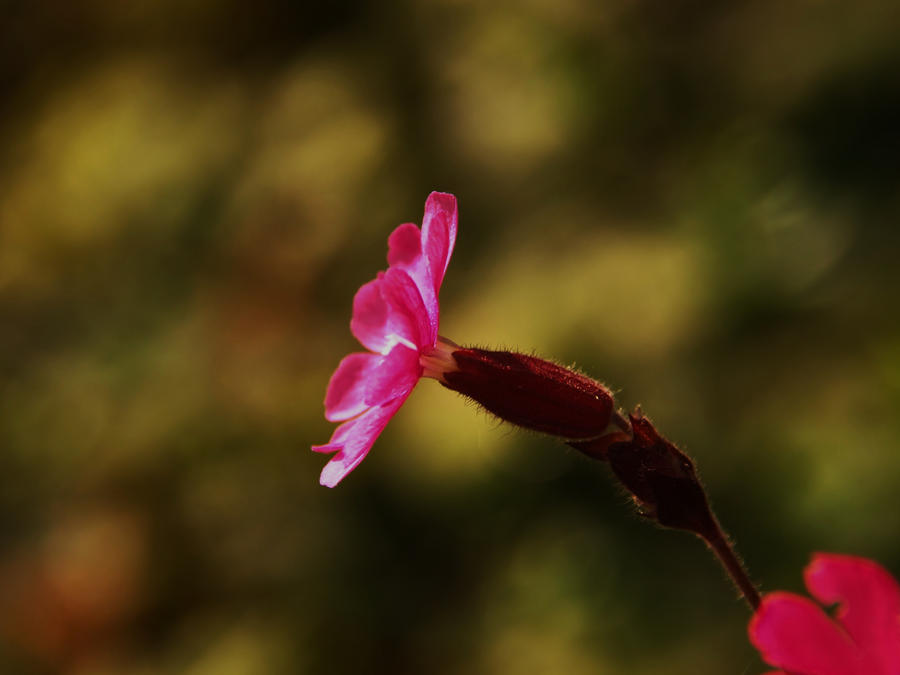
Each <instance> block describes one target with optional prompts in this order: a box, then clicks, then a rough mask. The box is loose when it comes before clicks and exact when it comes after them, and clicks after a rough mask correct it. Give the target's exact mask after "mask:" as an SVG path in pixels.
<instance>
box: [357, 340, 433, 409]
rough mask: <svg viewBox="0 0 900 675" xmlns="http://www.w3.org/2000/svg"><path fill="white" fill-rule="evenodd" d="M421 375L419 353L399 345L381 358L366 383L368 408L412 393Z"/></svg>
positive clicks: (365, 396)
mask: <svg viewBox="0 0 900 675" xmlns="http://www.w3.org/2000/svg"><path fill="white" fill-rule="evenodd" d="M421 373H422V366H420V365H419V353H418V352H415V351H413V350H412V349H410V348H409V347H406V346H405V345H397V346H396V347H394V348H393V349H392V350H391V351H390V352H388V353H387V355H385V356H383V357H381V359H380V363H379V364H378V367H377V368H375V369H374V370H373V371H372V373H371V375H370V377H369V379H368V381H367V382H366V391H365V395H364V398H365V403H366V407H369V406H373V405H382V404H384V403H387V402H389V401H391V400H392V399H395V398H397V397H398V396H402V395H403V394H405V393H407V392H409V391H411V390H412V388H413V387H415V386H416V382H418V381H419V376H420V375H421Z"/></svg>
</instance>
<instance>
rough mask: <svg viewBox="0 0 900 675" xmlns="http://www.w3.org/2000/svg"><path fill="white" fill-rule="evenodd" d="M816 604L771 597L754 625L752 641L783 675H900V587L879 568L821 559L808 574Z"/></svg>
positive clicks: (829, 557)
mask: <svg viewBox="0 0 900 675" xmlns="http://www.w3.org/2000/svg"><path fill="white" fill-rule="evenodd" d="M804 579H805V581H806V587H807V588H808V589H809V592H810V593H811V594H812V595H813V597H814V598H816V600H818V601H819V602H820V603H822V605H825V606H829V605H833V604H835V603H837V605H838V609H837V611H836V613H834V618H832V617H831V616H829V614H828V613H826V612H825V610H823V609H822V608H821V607H819V606H818V605H817V604H816V603H814V602H812V601H811V600H808V599H807V598H804V597H802V596H799V595H795V594H793V593H785V592H781V591H778V592H775V593H769V594H767V595H765V596H764V597H763V600H762V604H761V605H760V607H759V609H758V611H757V612H756V613H755V614H754V616H753V618H752V619H751V621H750V627H749V634H750V641H751V642H752V643H753V645H754V646H755V647H756V648H757V649H758V650H759V652H760V654H761V655H762V657H763V659H764V660H765V661H766V663H768V664H770V665H773V666H775V667H777V668H781V670H780V671H776V672H777V673H801V674H802V675H900V585H898V583H897V581H896V580H895V579H894V578H893V577H892V576H891V575H890V574H889V573H888V572H887V570H885V569H884V568H883V567H881V566H880V565H879V564H878V563H876V562H874V561H872V560H867V559H865V558H857V557H854V556H848V555H836V554H830V553H817V554H815V555H814V556H813V558H812V562H811V563H810V564H809V566H807V568H806V569H805V570H804Z"/></svg>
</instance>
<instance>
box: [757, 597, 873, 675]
mask: <svg viewBox="0 0 900 675" xmlns="http://www.w3.org/2000/svg"><path fill="white" fill-rule="evenodd" d="M748 632H749V634H750V641H751V642H752V643H753V644H754V646H755V647H756V648H757V649H758V650H759V652H760V654H761V655H762V657H763V659H764V660H765V661H766V663H769V664H770V665H773V666H776V667H778V668H782V669H783V670H786V671H796V672H798V673H803V674H804V675H863V674H864V671H863V670H862V669H861V663H860V662H859V659H858V650H857V649H856V648H855V645H854V644H853V642H852V641H851V640H850V638H849V637H848V636H847V635H846V634H845V633H844V632H843V631H841V630H840V628H838V626H837V624H835V623H834V622H833V621H832V620H831V619H829V618H828V616H827V615H826V614H825V612H824V611H822V609H821V608H820V607H818V606H817V605H816V604H815V603H814V602H813V601H812V600H807V599H806V598H804V597H801V596H799V595H794V594H793V593H784V592H775V593H769V594H768V595H766V596H765V597H764V598H763V601H762V604H760V606H759V609H758V610H756V614H754V616H753V618H752V619H751V620H750V627H749V631H748ZM866 675H871V674H869V673H866Z"/></svg>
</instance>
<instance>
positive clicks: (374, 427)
mask: <svg viewBox="0 0 900 675" xmlns="http://www.w3.org/2000/svg"><path fill="white" fill-rule="evenodd" d="M410 391H411V390H410ZM409 393H410V392H409V391H407V392H405V393H404V394H403V395H402V396H400V397H398V398H395V399H394V400H393V401H391V402H389V403H387V404H386V405H383V406H378V407H375V408H372V409H370V410H369V411H368V412H366V413H363V414H362V415H360V416H359V417H357V418H355V419H352V420H350V421H349V422H344V423H343V424H342V425H341V426H339V427H338V428H337V429H336V430H335V432H334V435H332V437H331V441H329V442H328V444H327V445H324V446H313V450H315V451H317V452H328V451H330V450H337V451H338V452H337V454H335V455H334V456H333V457H332V458H331V460H330V461H329V462H328V464H326V465H325V468H324V469H322V474H321V476H319V483H320V484H322V485H324V486H325V487H334V486H335V485H337V484H338V483H340V482H341V480H343V478H344V477H345V476H346V475H347V474H348V473H350V472H351V471H353V469H355V468H356V467H357V466H358V465H359V463H360V462H361V461H363V459H365V457H366V455H367V454H369V450H370V449H371V448H372V445H373V444H374V443H375V440H376V439H377V438H378V436H379V435H380V434H381V432H382V431H383V430H384V427H385V426H386V425H387V423H388V422H389V421H390V419H391V418H392V417H393V416H394V415H395V414H396V412H397V411H398V410H399V409H400V406H402V405H403V402H404V401H405V400H406V398H407V396H409Z"/></svg>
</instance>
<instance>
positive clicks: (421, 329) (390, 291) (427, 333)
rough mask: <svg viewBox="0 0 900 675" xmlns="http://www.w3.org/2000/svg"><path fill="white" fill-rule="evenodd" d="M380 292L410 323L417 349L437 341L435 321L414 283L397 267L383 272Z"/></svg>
mask: <svg viewBox="0 0 900 675" xmlns="http://www.w3.org/2000/svg"><path fill="white" fill-rule="evenodd" d="M381 293H382V295H383V296H384V299H385V300H386V301H387V303H388V305H390V306H391V307H392V308H394V310H395V311H396V312H398V313H400V314H402V315H403V316H405V317H406V318H407V320H408V321H409V322H410V323H411V324H412V326H413V328H412V335H411V341H412V343H413V344H414V345H415V346H416V347H417V348H418V349H430V348H432V347H434V344H435V342H436V341H437V323H436V322H433V321H432V320H431V317H430V316H429V314H428V310H426V309H425V302H424V301H423V300H422V294H421V293H420V292H419V289H418V287H417V286H416V283H415V282H414V281H413V280H412V277H410V276H409V274H407V273H406V272H404V271H403V270H402V269H400V268H399V267H391V268H390V269H389V270H388V271H387V272H385V273H384V284H383V286H382V288H381Z"/></svg>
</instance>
